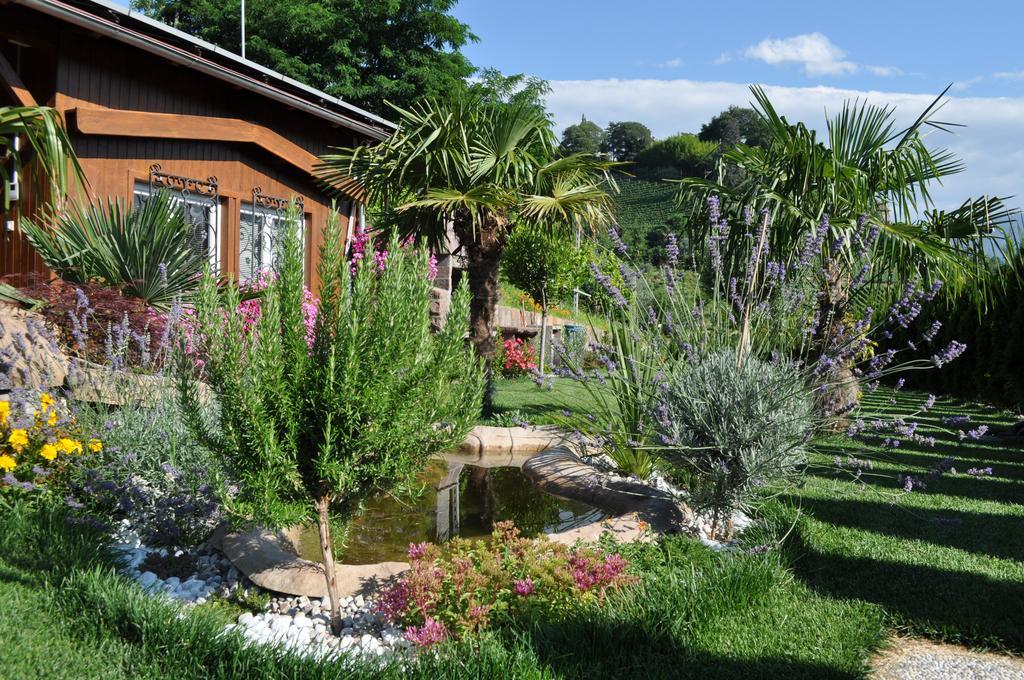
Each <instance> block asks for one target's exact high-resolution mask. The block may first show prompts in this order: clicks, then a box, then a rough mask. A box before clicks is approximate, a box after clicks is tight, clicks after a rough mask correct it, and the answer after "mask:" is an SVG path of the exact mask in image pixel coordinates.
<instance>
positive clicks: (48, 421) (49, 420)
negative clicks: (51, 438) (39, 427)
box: [46, 409, 57, 427]
mask: <svg viewBox="0 0 1024 680" xmlns="http://www.w3.org/2000/svg"><path fill="white" fill-rule="evenodd" d="M46 424H47V425H49V426H50V427H53V426H54V425H56V424H57V411H56V409H54V410H53V411H50V417H49V418H47V419H46Z"/></svg>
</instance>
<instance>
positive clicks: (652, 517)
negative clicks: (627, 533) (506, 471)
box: [522, 446, 693, 533]
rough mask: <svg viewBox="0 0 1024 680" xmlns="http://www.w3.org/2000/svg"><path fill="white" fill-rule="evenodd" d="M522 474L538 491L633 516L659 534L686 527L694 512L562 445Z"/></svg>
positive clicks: (528, 464)
mask: <svg viewBox="0 0 1024 680" xmlns="http://www.w3.org/2000/svg"><path fill="white" fill-rule="evenodd" d="M522 469H523V474H524V475H526V477H527V478H528V479H529V480H530V481H531V482H533V484H534V486H536V487H537V488H539V489H540V490H542V491H544V492H546V493H549V494H551V495H552V496H558V497H559V498H565V499H566V500H571V501H579V502H581V503H586V504H587V505H592V506H594V507H595V508H598V509H600V510H604V511H605V512H608V513H609V514H612V515H624V514H628V513H636V515H637V516H638V517H639V518H640V519H642V520H643V521H645V522H647V523H648V524H649V525H650V526H651V528H652V529H654V530H655V531H658V532H661V533H672V532H676V531H680V530H681V529H682V528H683V527H686V526H688V525H689V524H690V523H691V521H692V519H693V513H692V511H691V510H690V509H689V507H687V506H686V505H685V504H682V503H680V502H678V501H677V500H676V499H675V498H674V497H673V496H672V494H670V493H668V492H667V491H660V490H658V489H654V488H652V487H650V486H648V485H646V484H641V483H640V482H634V481H631V480H629V479H625V478H623V477H617V476H614V475H610V474H608V473H606V472H603V471H601V470H599V469H597V468H596V467H594V466H593V465H590V464H588V463H584V462H583V460H581V459H580V457H579V456H577V455H576V454H575V453H573V452H572V451H571V450H569V448H568V447H565V446H555V447H553V448H551V449H549V450H547V451H545V452H544V453H540V454H538V455H536V456H533V457H532V458H530V459H529V460H528V461H526V463H524V464H523V468H522Z"/></svg>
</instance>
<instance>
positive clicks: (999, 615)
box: [0, 381, 1024, 679]
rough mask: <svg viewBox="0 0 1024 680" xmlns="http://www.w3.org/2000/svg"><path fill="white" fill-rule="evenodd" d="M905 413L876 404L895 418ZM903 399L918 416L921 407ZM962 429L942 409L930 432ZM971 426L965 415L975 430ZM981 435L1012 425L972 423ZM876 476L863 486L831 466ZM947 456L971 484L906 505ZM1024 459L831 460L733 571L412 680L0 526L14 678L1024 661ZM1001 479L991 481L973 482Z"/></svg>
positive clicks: (470, 647)
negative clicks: (228, 631)
mask: <svg viewBox="0 0 1024 680" xmlns="http://www.w3.org/2000/svg"><path fill="white" fill-rule="evenodd" d="M584 395H585V391H581V389H580V388H579V386H578V385H573V384H572V383H569V382H562V381H559V382H556V385H555V389H554V391H551V392H547V391H541V390H538V389H537V388H536V387H535V386H534V385H533V384H532V383H531V382H529V381H511V382H505V381H502V382H500V383H499V386H498V403H499V406H500V408H502V409H513V408H519V409H521V410H524V411H525V410H526V409H531V410H530V413H531V414H532V415H533V418H531V420H535V421H538V422H539V421H542V420H544V418H545V417H549V418H550V417H552V414H553V413H554V412H557V410H559V409H560V408H562V407H566V406H567V407H569V408H574V409H578V410H584V411H585V407H586V405H587V400H586V399H585V398H584ZM888 399H889V395H888V394H886V395H880V396H876V397H872V398H869V399H868V405H869V406H874V407H878V408H882V409H884V408H887V407H888ZM901 399H910V400H920V397H918V396H915V395H906V396H902V397H901ZM956 412H957V408H955V407H954V406H953V405H952V404H950V403H948V402H947V403H943V402H940V404H939V405H938V406H937V408H936V409H934V410H933V411H932V412H931V413H930V414H928V415H927V416H926V417H922V418H919V420H921V422H922V424H923V425H925V426H933V427H934V426H935V425H937V424H938V421H937V419H938V418H939V417H940V416H942V415H949V414H953V413H956ZM961 412H962V411H961ZM971 415H972V418H973V419H974V423H972V426H973V425H976V424H979V423H987V424H989V425H992V426H998V425H1005V424H1008V423H1009V422H1010V419H1009V418H1008V417H1007V416H1005V415H1000V414H998V413H996V412H994V411H989V410H986V409H982V408H973V409H971ZM835 455H841V456H843V457H845V456H847V455H855V456H856V457H858V458H861V459H865V458H868V457H870V458H871V459H872V460H873V461H874V462H875V469H874V471H873V472H874V473H876V474H873V475H870V476H865V477H864V478H863V479H862V480H860V481H855V480H853V479H852V478H851V477H850V476H849V475H845V474H844V475H837V474H835V472H834V471H833V470H832V469H830V466H829V467H826V466H825V465H824V463H826V462H828V461H831V459H832V457H833V456H835ZM946 455H952V456H954V458H955V459H956V460H955V466H956V468H957V470H958V471H959V473H958V474H956V475H946V476H944V477H942V478H940V479H938V480H937V481H935V482H934V483H931V484H929V487H928V488H927V489H925V490H923V491H915V492H913V493H910V494H906V493H903V492H901V491H900V490H898V489H897V485H896V482H895V479H894V477H895V475H896V474H897V473H899V472H911V473H916V474H922V475H923V474H924V473H925V471H926V470H927V469H928V468H929V467H930V466H932V465H934V464H935V463H936V462H937V461H939V460H941V459H942V458H943V457H944V456H946ZM1022 459H1024V458H1022V456H1021V452H1020V450H1015V449H1009V448H1004V447H999V446H994V445H992V444H988V443H979V442H972V443H963V442H960V441H959V440H958V439H957V437H956V436H955V435H954V436H949V435H944V436H943V437H942V439H940V441H939V444H938V446H936V448H935V449H927V448H920V449H919V448H912V447H907V446H904V447H901V449H900V450H899V451H898V452H897V453H893V452H892V451H890V450H883V449H880V448H875V447H868V448H863V447H857V448H856V449H855V448H852V445H851V443H850V442H848V441H846V440H843V439H839V438H837V439H836V440H834V441H825V442H820V443H819V452H818V453H816V454H815V461H814V462H815V463H817V464H819V465H817V466H815V467H812V469H811V470H810V474H809V476H808V479H807V482H806V484H804V485H803V487H802V488H800V489H796V490H792V489H791V490H788V491H786V492H785V493H784V494H783V495H781V496H779V497H778V498H775V499H773V500H771V501H769V502H768V503H767V504H766V505H765V506H764V509H763V513H764V518H765V523H764V525H763V526H762V527H759V528H758V529H756V530H752V531H751V532H749V533H748V535H747V536H746V537H745V541H746V542H747V544H748V545H757V544H761V543H769V542H774V541H777V540H781V541H782V546H783V548H782V549H781V550H777V551H772V552H769V553H767V554H759V555H753V554H747V553H745V552H741V553H737V554H732V555H716V554H712V553H710V552H709V551H708V550H706V549H705V548H703V547H701V546H700V545H699V544H697V543H695V542H693V541H691V540H689V539H685V538H681V537H675V538H667V539H665V540H663V541H662V542H661V543H660V544H658V545H654V546H632V547H625V548H623V550H624V551H625V552H626V554H627V556H628V557H629V558H630V560H631V562H632V564H633V568H634V570H635V573H636V574H637V583H636V584H635V586H634V587H632V588H631V589H630V590H628V591H627V592H625V593H623V594H621V595H617V596H613V597H610V598H609V599H608V600H607V601H606V602H605V603H603V604H600V605H595V606H582V607H579V608H577V609H576V610H574V611H572V612H569V613H567V614H566V615H565V616H564V617H561V618H558V619H532V620H523V621H520V622H518V624H517V626H516V627H515V628H514V629H507V630H504V631H501V632H498V633H493V634H489V635H486V636H483V637H481V638H478V639H475V640H472V641H465V642H461V643H457V644H450V645H448V646H446V647H444V648H442V649H441V651H440V652H439V654H438V655H436V656H434V655H423V656H422V657H420V659H419V660H418V661H417V662H415V663H413V664H411V665H409V666H407V667H405V668H402V667H399V666H388V667H385V668H383V669H372V668H368V667H365V666H359V665H358V664H356V665H349V666H345V665H343V664H341V663H334V664H325V663H315V662H312V661H308V660H301V659H297V658H295V657H292V656H288V655H278V654H276V653H275V652H273V651H268V650H266V649H260V650H255V649H244V648H243V647H242V645H241V643H240V641H239V640H238V639H237V638H233V637H231V636H225V635H219V631H220V629H221V628H222V626H223V623H224V620H225V619H224V612H223V611H218V610H216V609H214V608H209V607H206V608H199V609H198V610H194V611H193V612H192V613H190V614H188V615H187V616H184V617H179V616H178V610H177V609H176V608H175V607H174V606H173V605H169V604H166V603H164V602H161V601H157V600H155V599H153V598H149V597H147V596H145V595H143V594H142V593H141V592H140V591H139V590H138V588H137V587H136V586H135V585H134V584H133V583H131V582H129V581H127V580H126V579H124V578H123V577H120V576H118V575H117V574H116V573H114V572H113V570H112V569H111V568H110V566H109V557H108V556H107V555H105V553H104V551H103V549H102V546H101V545H100V544H99V542H98V540H97V535H96V534H94V533H91V532H89V531H85V530H83V529H82V528H81V527H69V526H68V525H66V524H65V522H64V521H63V516H62V513H61V512H60V510H52V511H38V510H36V511H30V510H28V509H26V508H24V507H22V506H16V507H15V508H14V509H13V510H10V509H9V510H0V598H3V599H2V600H0V601H2V602H3V603H4V606H2V607H0V630H3V631H5V637H4V640H3V641H2V643H0V678H8V677H10V678H36V677H45V678H122V677H124V678H128V677H131V678H136V677H141V678H172V677H173V678H176V679H182V678H206V677H211V678H242V677H244V678H327V677H394V678H399V677H403V678H405V677H412V678H417V677H423V678H462V677H516V678H519V677H522V678H563V677H564V678H577V677H586V678H603V677H609V678H626V677H645V678H648V677H649V678H661V677H683V678H688V677H692V678H730V679H735V678H751V677H766V678H768V677H787V678H798V677H804V678H828V677H834V678H856V677H865V676H866V674H867V661H868V659H869V658H870V656H871V655H872V654H873V653H874V652H875V651H877V650H878V649H879V648H880V647H881V646H882V645H883V644H884V642H885V639H886V637H887V636H888V635H889V634H890V633H891V632H904V633H910V634H915V635H921V636H926V637H931V638H937V639H947V640H957V641H962V642H965V643H968V644H971V645H973V646H979V647H982V646H983V647H990V648H999V649H1006V650H1011V651H1015V652H1024V632H1022V626H1024V618H1022V617H1021V615H1020V612H1022V611H1024V532H1022V531H1021V529H1022V527H1024V505H1022V503H1021V501H1022V499H1024V494H1022V491H1024V486H1022V485H1024V462H1022ZM989 465H991V466H992V468H993V472H994V474H993V476H992V477H990V478H975V477H971V476H967V475H965V474H963V471H964V470H966V468H968V467H986V466H989Z"/></svg>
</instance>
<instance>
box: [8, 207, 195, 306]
mask: <svg viewBox="0 0 1024 680" xmlns="http://www.w3.org/2000/svg"><path fill="white" fill-rule="evenodd" d="M21 231H22V233H23V234H24V235H25V238H26V240H28V242H29V243H31V244H32V247H33V248H35V250H36V252H38V253H39V256H40V257H41V258H43V262H45V263H46V266H47V267H49V268H50V269H52V270H53V271H54V272H56V273H57V275H58V276H60V277H61V278H62V279H64V280H65V281H69V282H72V283H85V282H89V281H98V282H102V283H104V284H106V285H112V286H118V285H119V286H123V290H124V292H125V293H126V294H128V295H130V296H132V297H135V298H139V299H141V300H143V301H145V302H146V303H147V304H149V305H151V306H153V307H156V308H158V309H164V310H166V309H168V308H169V307H170V306H171V304H172V303H173V301H174V300H176V299H179V298H182V297H187V296H189V295H191V293H192V291H193V290H194V289H195V287H196V279H197V277H198V276H199V274H200V273H201V272H202V266H203V261H204V260H205V253H203V252H202V250H201V249H199V248H197V247H196V245H195V243H194V228H193V227H192V226H191V225H190V224H189V223H188V222H187V221H186V220H185V217H184V215H183V214H182V211H181V208H180V206H179V205H177V204H176V203H175V201H174V199H173V198H171V196H170V195H169V194H167V193H166V192H160V193H158V194H156V195H154V196H152V197H150V198H149V199H148V200H146V201H144V202H143V203H142V204H140V205H136V206H133V207H131V208H127V207H126V206H125V203H124V201H123V200H121V199H110V200H108V201H107V202H106V203H101V202H96V203H93V204H91V205H88V206H82V205H78V204H74V205H72V207H71V208H70V209H66V210H59V209H56V208H53V207H51V208H50V209H48V210H46V211H44V212H43V214H42V216H41V222H38V223H37V222H34V221H32V220H29V219H27V218H22V220H21Z"/></svg>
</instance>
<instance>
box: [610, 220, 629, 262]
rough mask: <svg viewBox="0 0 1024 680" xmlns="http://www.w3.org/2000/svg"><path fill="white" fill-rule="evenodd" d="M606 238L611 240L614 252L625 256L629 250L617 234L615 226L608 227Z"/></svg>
mask: <svg viewBox="0 0 1024 680" xmlns="http://www.w3.org/2000/svg"><path fill="white" fill-rule="evenodd" d="M608 238H610V239H611V240H612V247H613V248H615V252H616V253H618V254H619V255H620V256H623V257H624V256H625V255H626V253H627V252H628V251H629V248H627V247H626V244H625V243H624V242H623V240H622V238H621V237H620V236H619V232H618V230H617V229H616V228H615V227H608Z"/></svg>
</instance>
